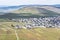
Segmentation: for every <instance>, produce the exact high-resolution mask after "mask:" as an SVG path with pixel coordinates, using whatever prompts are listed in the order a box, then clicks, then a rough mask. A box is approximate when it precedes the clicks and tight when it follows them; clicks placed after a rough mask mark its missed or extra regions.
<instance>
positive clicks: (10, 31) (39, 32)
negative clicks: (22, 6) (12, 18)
mask: <svg viewBox="0 0 60 40" xmlns="http://www.w3.org/2000/svg"><path fill="white" fill-rule="evenodd" d="M11 24H13V25H16V24H20V25H23V23H17V22H0V40H60V29H59V28H32V29H23V28H22V29H16V28H14V27H12V26H11Z"/></svg>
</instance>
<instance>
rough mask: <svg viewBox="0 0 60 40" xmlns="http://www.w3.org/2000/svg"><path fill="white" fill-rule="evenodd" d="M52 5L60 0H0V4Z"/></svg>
mask: <svg viewBox="0 0 60 40" xmlns="http://www.w3.org/2000/svg"><path fill="white" fill-rule="evenodd" d="M34 4H38V5H44V4H45V5H52V4H60V0H0V5H8V6H10V5H34Z"/></svg>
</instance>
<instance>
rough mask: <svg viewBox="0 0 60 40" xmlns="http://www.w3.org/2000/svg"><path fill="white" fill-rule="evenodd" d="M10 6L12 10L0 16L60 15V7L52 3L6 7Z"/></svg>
mask: <svg viewBox="0 0 60 40" xmlns="http://www.w3.org/2000/svg"><path fill="white" fill-rule="evenodd" d="M9 8H11V11H6V13H4V12H3V15H0V18H20V17H41V16H60V9H58V8H56V7H54V6H51V5H21V6H11V7H6V8H5V9H9ZM3 9H4V8H3ZM13 9H15V10H13ZM1 13H2V12H1Z"/></svg>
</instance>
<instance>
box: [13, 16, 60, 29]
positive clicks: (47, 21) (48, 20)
mask: <svg viewBox="0 0 60 40" xmlns="http://www.w3.org/2000/svg"><path fill="white" fill-rule="evenodd" d="M12 21H14V22H23V23H25V25H24V27H25V28H36V27H43V28H60V16H57V17H39V18H20V19H12ZM16 28H23V27H22V26H19V25H16Z"/></svg>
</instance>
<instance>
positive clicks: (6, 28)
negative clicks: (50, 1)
mask: <svg viewBox="0 0 60 40" xmlns="http://www.w3.org/2000/svg"><path fill="white" fill-rule="evenodd" d="M57 6H59V5H21V6H10V7H9V6H8V7H0V40H60V28H39V27H38V28H32V29H27V28H25V27H24V25H25V24H24V23H23V22H14V21H12V20H11V19H17V18H18V19H20V18H32V17H34V18H36V17H37V18H39V17H51V16H60V9H59V7H57ZM12 24H13V25H14V26H16V25H19V26H22V27H23V28H19V29H17V28H15V27H12V26H11V25H12Z"/></svg>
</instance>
